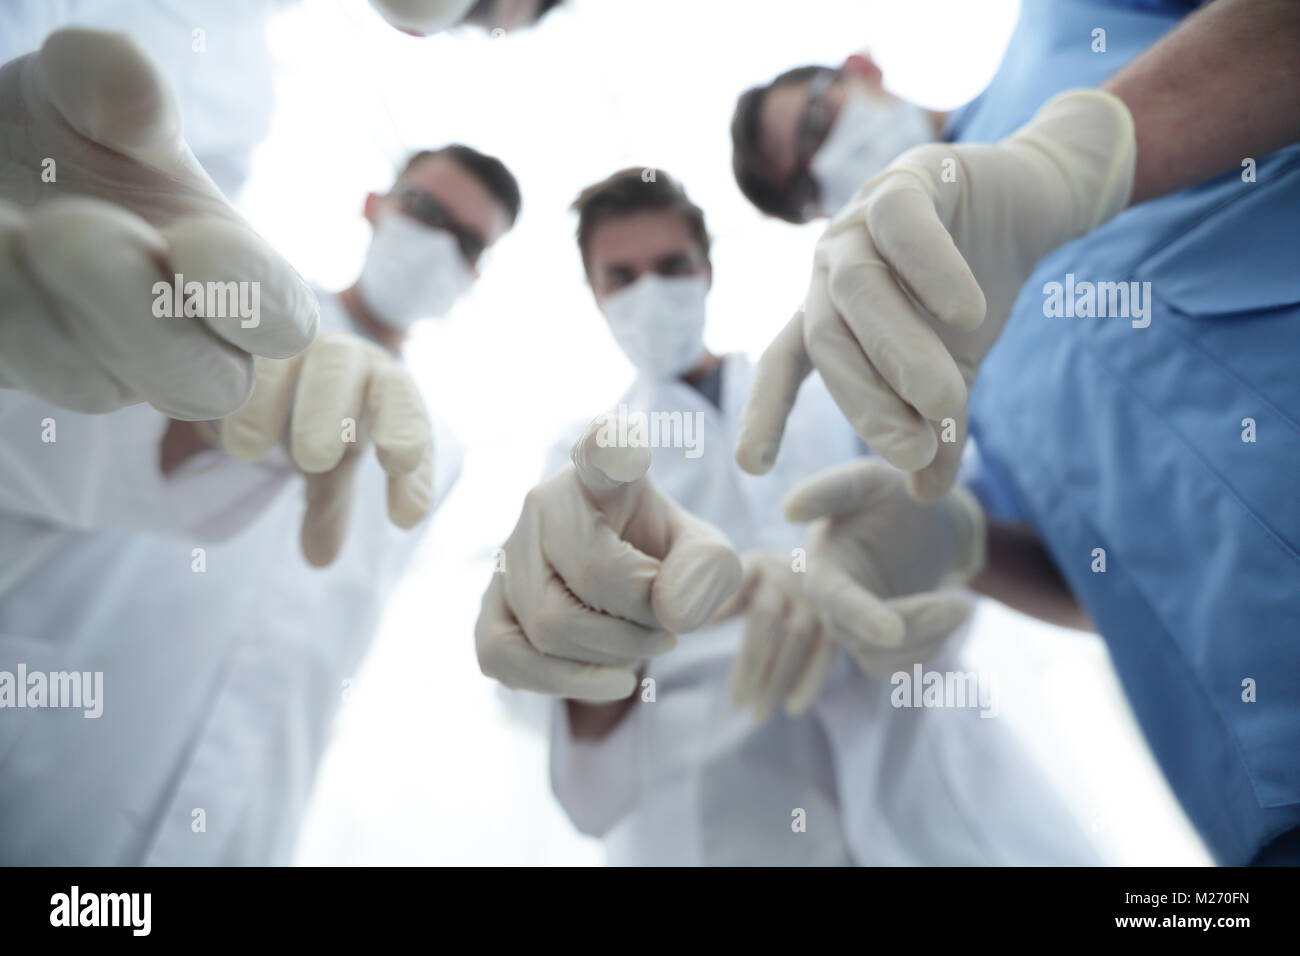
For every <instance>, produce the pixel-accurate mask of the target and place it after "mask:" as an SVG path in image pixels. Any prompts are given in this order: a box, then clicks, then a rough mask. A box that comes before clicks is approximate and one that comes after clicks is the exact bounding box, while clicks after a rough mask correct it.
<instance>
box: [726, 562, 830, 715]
mask: <svg viewBox="0 0 1300 956" xmlns="http://www.w3.org/2000/svg"><path fill="white" fill-rule="evenodd" d="M740 560H741V565H742V566H743V567H744V571H745V576H744V579H743V580H742V582H741V585H740V590H739V591H737V592H736V593H735V595H734V596H732V597H731V598H730V599H729V600H728V601H727V602H726V603H725V604H724V605H723V606H722V607H720V608H719V609H718V610H717V611H716V612H715V613H714V616H713V618H712V620H711V621H710V623H717V622H720V621H724V620H726V619H727V618H730V617H733V616H735V615H737V614H744V615H745V636H744V639H743V640H742V641H741V645H740V650H739V652H737V654H736V659H735V661H734V662H733V663H732V666H731V677H730V679H729V680H728V691H729V694H730V697H731V703H732V705H733V706H734V707H736V708H737V709H741V708H744V707H749V708H750V712H751V714H752V716H753V718H754V722H755V723H759V724H761V723H763V722H764V721H766V720H767V719H768V718H770V717H771V716H772V714H773V713H775V711H776V708H777V705H778V704H781V703H783V702H784V704H785V712H786V714H787V715H789V716H791V717H797V716H798V715H799V714H802V713H803V712H804V711H805V710H807V709H808V707H809V705H810V704H812V702H813V700H814V699H815V698H816V696H817V692H818V691H820V690H821V687H822V685H823V684H824V683H825V682H826V677H827V675H828V674H830V672H831V668H832V667H833V666H834V664H835V659H836V657H837V656H838V655H839V651H840V648H839V645H838V644H836V643H834V642H833V641H831V640H830V639H829V638H828V637H827V636H826V634H825V631H824V629H823V627H822V623H821V620H820V618H819V616H818V613H817V608H816V606H815V605H814V604H813V603H812V600H811V599H810V598H809V596H808V594H807V593H806V591H805V590H804V581H803V578H804V574H803V572H800V571H795V570H794V566H793V558H792V556H791V555H789V554H785V553H783V552H780V551H746V552H745V553H744V554H743V555H741V559H740Z"/></svg>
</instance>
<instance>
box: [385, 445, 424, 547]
mask: <svg viewBox="0 0 1300 956" xmlns="http://www.w3.org/2000/svg"><path fill="white" fill-rule="evenodd" d="M433 454H434V449H433V442H432V440H430V442H429V444H428V445H427V446H426V447H425V449H424V457H423V458H422V459H421V460H420V463H419V464H418V465H416V466H415V470H414V471H412V472H410V473H408V474H405V475H389V476H388V520H389V521H391V522H392V523H393V524H395V525H397V527H399V528H401V529H403V530H409V529H410V528H414V527H415V526H416V525H417V524H419V523H420V522H421V521H423V520H424V519H425V517H426V516H427V515H428V514H429V511H430V509H432V508H433V496H434V487H433Z"/></svg>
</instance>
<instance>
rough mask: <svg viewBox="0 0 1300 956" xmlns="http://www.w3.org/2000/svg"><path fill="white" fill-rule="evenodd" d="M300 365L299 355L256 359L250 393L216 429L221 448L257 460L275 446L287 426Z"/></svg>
mask: <svg viewBox="0 0 1300 956" xmlns="http://www.w3.org/2000/svg"><path fill="white" fill-rule="evenodd" d="M301 362H302V356H301V355H296V356H294V357H293V358H290V359H268V358H258V359H257V360H256V362H255V363H254V368H255V370H256V381H255V382H254V384H253V394H252V395H250V396H249V398H248V401H246V402H245V403H244V404H243V405H242V406H240V407H239V408H238V409H236V410H235V411H234V412H232V413H231V414H229V415H227V416H226V417H225V418H223V419H222V420H221V423H220V425H219V426H218V430H219V432H220V435H221V447H222V448H224V449H225V450H226V451H227V452H228V453H230V454H231V455H233V456H234V457H236V458H240V459H243V460H244V461H257V460H258V459H260V458H263V457H265V456H266V455H267V454H268V453H269V452H270V451H271V449H272V448H274V447H275V446H276V444H277V443H278V442H279V441H280V439H282V438H283V437H284V434H285V430H286V429H287V428H288V426H289V412H290V410H291V409H292V407H293V393H294V383H295V382H296V381H297V380H298V366H299V365H300V364H301Z"/></svg>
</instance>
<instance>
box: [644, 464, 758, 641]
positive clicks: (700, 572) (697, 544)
mask: <svg viewBox="0 0 1300 956" xmlns="http://www.w3.org/2000/svg"><path fill="white" fill-rule="evenodd" d="M649 490H650V492H651V494H653V495H654V496H655V497H656V498H657V499H658V501H657V504H658V505H659V506H660V508H661V509H662V510H661V513H662V514H663V515H664V516H665V518H666V520H667V523H668V550H667V552H666V553H665V554H664V555H663V556H662V557H661V558H660V564H659V574H658V575H657V576H656V577H655V581H654V585H653V586H652V588H651V590H650V608H651V610H653V611H654V614H655V617H656V618H658V619H659V621H660V622H661V623H662V624H663V625H664V627H665V628H667V629H668V630H669V631H671V632H672V633H674V634H685V633H688V632H690V631H694V630H696V629H697V628H699V627H702V626H703V625H704V624H705V623H706V622H707V621H708V620H709V618H710V617H712V616H713V614H714V613H715V612H716V611H717V610H718V608H719V607H721V606H722V605H723V603H724V602H726V600H727V599H728V598H730V597H731V596H732V595H733V594H735V593H736V591H737V590H738V589H739V587H740V584H741V580H742V579H743V577H744V571H743V570H742V568H741V564H740V557H739V555H737V554H736V552H735V549H733V548H732V547H731V544H730V543H729V542H728V541H727V539H726V537H725V536H724V535H723V534H722V532H721V531H719V530H718V529H717V528H715V527H713V526H712V525H710V524H707V523H706V522H703V521H701V520H699V519H698V518H696V517H694V516H692V515H689V514H687V513H686V512H685V511H683V510H682V509H681V508H679V507H677V505H675V504H674V503H673V502H671V501H669V500H668V499H667V498H664V497H663V495H662V494H661V493H660V492H659V490H658V489H656V488H653V487H651V488H650V489H649ZM647 504H649V503H647Z"/></svg>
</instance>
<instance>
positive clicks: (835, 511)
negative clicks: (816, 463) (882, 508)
mask: <svg viewBox="0 0 1300 956" xmlns="http://www.w3.org/2000/svg"><path fill="white" fill-rule="evenodd" d="M902 480H903V479H902V475H901V473H900V472H899V471H898V470H897V469H895V468H893V467H891V466H890V465H888V464H886V463H885V462H882V461H879V460H878V459H874V458H859V459H857V460H856V461H851V462H847V463H845V464H843V465H836V466H835V467H833V468H827V469H826V470H825V471H820V472H818V473H817V474H815V475H813V476H811V477H809V478H805V479H804V480H803V481H801V482H799V484H797V485H795V486H794V487H793V488H792V489H790V491H789V492H788V493H787V494H786V496H785V500H784V502H783V507H784V509H785V516H786V517H787V518H788V519H789V520H791V521H813V520H815V519H817V518H829V517H834V516H836V515H847V514H855V513H857V512H860V511H866V510H869V509H870V508H871V507H873V506H874V505H876V504H877V503H879V502H880V501H881V500H882V499H883V498H885V497H886V496H887V495H888V494H890V493H891V492H892V491H894V490H896V489H897V488H898V487H899V485H900V483H901V482H902Z"/></svg>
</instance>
